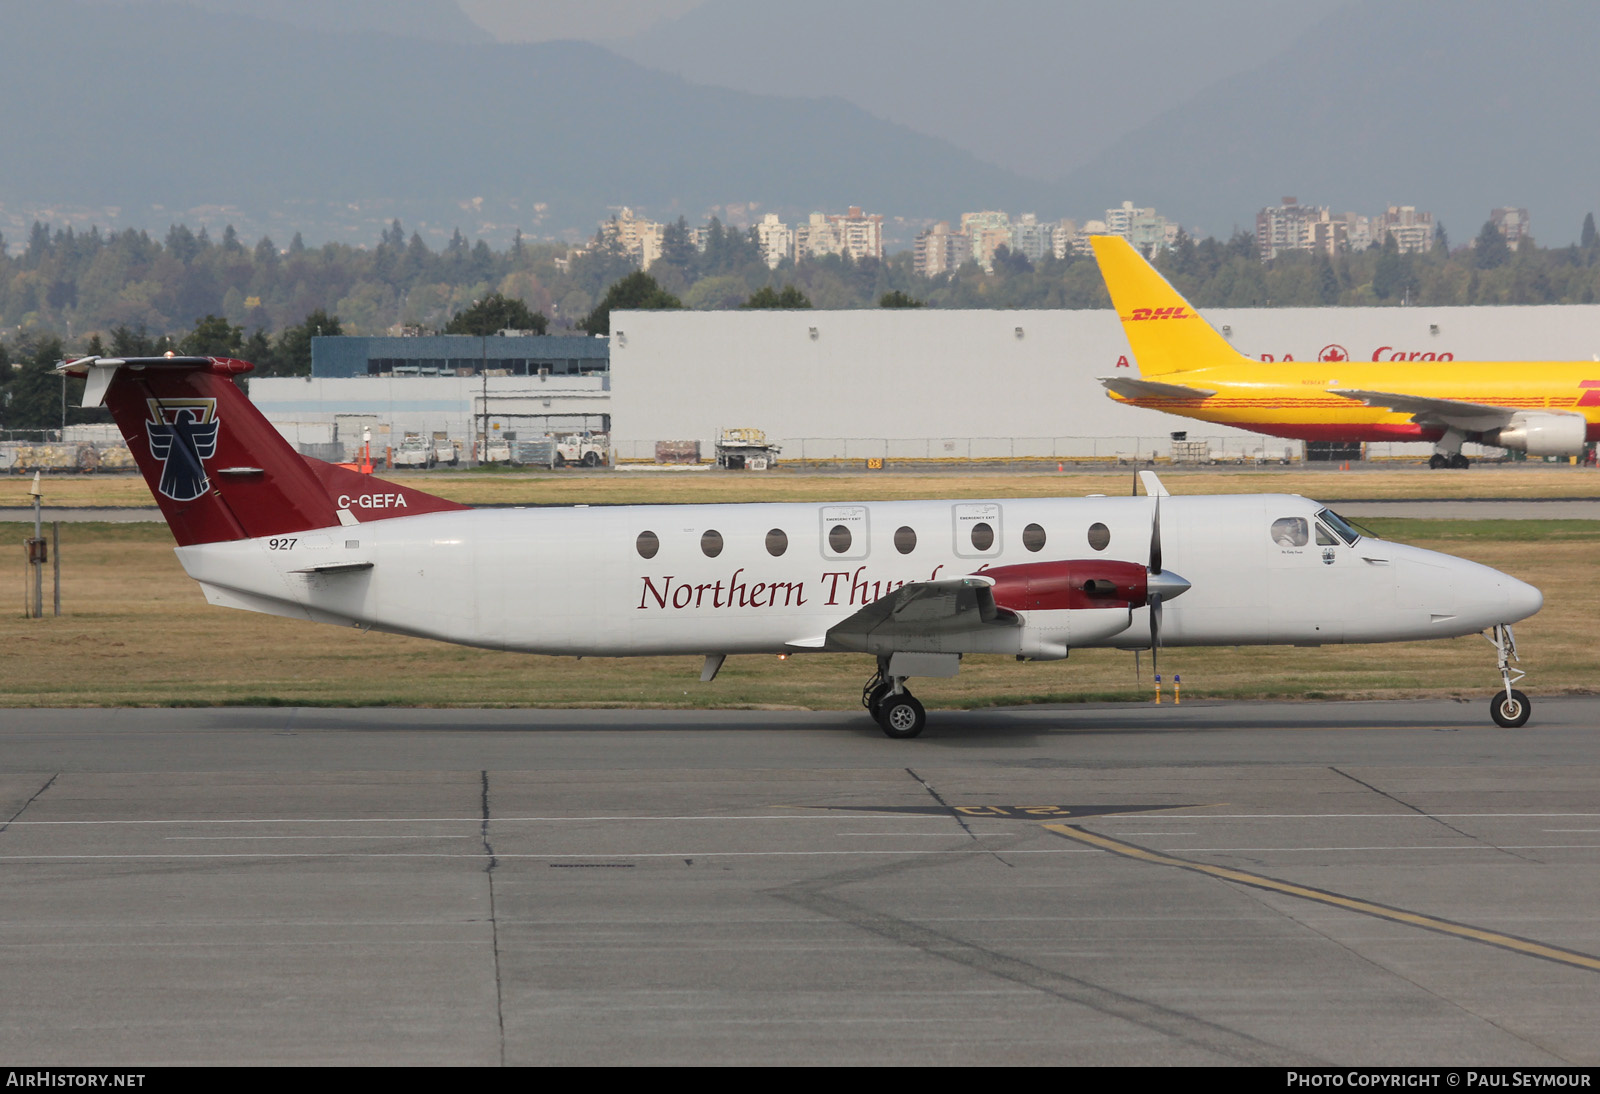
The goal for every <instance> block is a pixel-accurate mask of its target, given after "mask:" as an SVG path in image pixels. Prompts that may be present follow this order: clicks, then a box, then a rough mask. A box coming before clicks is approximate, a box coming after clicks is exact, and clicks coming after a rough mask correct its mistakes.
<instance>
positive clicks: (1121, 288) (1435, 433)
mask: <svg viewBox="0 0 1600 1094" xmlns="http://www.w3.org/2000/svg"><path fill="white" fill-rule="evenodd" d="M1091 242H1092V244H1093V246H1094V255H1095V259H1096V260H1097V261H1098V262H1099V263H1100V273H1101V275H1102V276H1103V277H1104V278H1105V281H1106V289H1107V290H1108V291H1109V292H1110V293H1111V303H1112V304H1113V305H1114V306H1115V307H1116V309H1117V315H1118V316H1119V317H1120V318H1121V320H1122V329H1123V331H1124V333H1126V334H1127V336H1128V343H1129V345H1130V346H1131V348H1132V350H1133V357H1134V360H1135V361H1136V362H1137V363H1138V366H1139V378H1137V379H1136V378H1134V377H1132V376H1104V377H1101V378H1100V382H1101V383H1102V384H1104V385H1105V386H1106V388H1107V389H1108V391H1109V393H1110V396H1111V398H1113V399H1115V400H1117V401H1118V402H1124V403H1128V404H1130V405H1132V406H1143V407H1149V408H1151V409H1154V410H1164V411H1166V412H1167V413H1169V414H1179V415H1182V416H1183V417H1186V418H1198V419H1200V420H1201V421H1206V422H1215V423H1217V424H1219V425H1231V426H1237V427H1239V428H1241V429H1252V430H1255V431H1256V432H1258V433H1267V434H1270V435H1272V436H1275V437H1291V438H1294V439H1296V440H1303V441H1333V442H1344V443H1355V442H1361V441H1432V442H1433V455H1432V456H1431V457H1430V458H1429V460H1428V466H1429V467H1432V468H1435V469H1437V468H1441V467H1458V468H1459V467H1466V466H1467V465H1468V460H1467V457H1466V456H1464V455H1463V454H1462V452H1461V445H1462V443H1463V442H1464V441H1476V442H1479V443H1481V444H1487V445H1495V446H1498V447H1500V448H1507V449H1511V450H1512V451H1516V452H1526V453H1527V454H1528V455H1530V456H1579V455H1582V454H1583V452H1584V446H1585V445H1586V444H1587V443H1588V442H1589V441H1594V440H1600V364H1596V363H1595V362H1594V361H1454V360H1450V361H1408V362H1407V363H1406V365H1405V366H1404V369H1403V371H1402V370H1400V369H1398V368H1397V367H1396V366H1395V365H1393V364H1390V363H1373V362H1362V361H1349V360H1343V361H1305V362H1265V361H1256V360H1252V359H1251V358H1249V357H1246V356H1244V355H1243V354H1242V353H1239V352H1238V351H1237V350H1235V349H1234V348H1233V347H1232V346H1231V345H1229V344H1228V342H1227V340H1226V339H1224V338H1223V337H1222V335H1220V334H1218V333H1217V332H1216V330H1215V329H1213V328H1212V327H1211V326H1210V324H1208V323H1207V322H1206V321H1205V320H1204V319H1202V318H1201V317H1200V315H1199V314H1198V313H1197V312H1196V311H1195V310H1194V308H1193V306H1192V305H1190V303H1189V302H1188V301H1187V300H1185V299H1184V298H1183V297H1182V296H1181V295H1179V293H1178V291H1177V290H1176V289H1174V288H1173V287H1172V286H1171V284H1169V283H1168V282H1167V280H1166V278H1164V277H1162V276H1161V275H1160V274H1159V273H1157V272H1156V270H1155V268H1154V267H1152V266H1151V265H1150V264H1149V263H1148V262H1146V261H1145V260H1144V259H1143V258H1142V257H1141V256H1140V255H1139V252H1137V251H1136V250H1134V249H1133V247H1132V246H1131V245H1130V244H1129V243H1128V241H1127V240H1125V239H1123V238H1121V237H1120V236H1095V237H1094V238H1093V239H1092V240H1091Z"/></svg>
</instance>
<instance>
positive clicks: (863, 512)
mask: <svg viewBox="0 0 1600 1094" xmlns="http://www.w3.org/2000/svg"><path fill="white" fill-rule="evenodd" d="M817 515H818V516H819V517H820V518H821V522H820V523H821V527H820V528H819V532H820V533H821V541H822V542H821V547H822V557H823V558H826V559H846V558H848V559H857V558H866V557H867V555H868V553H869V551H870V548H871V546H872V537H871V535H870V534H869V533H870V529H869V525H868V511H867V507H866V506H865V505H824V506H822V508H821V511H820V512H819V513H818V514H817Z"/></svg>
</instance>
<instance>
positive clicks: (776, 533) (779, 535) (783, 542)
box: [767, 528, 789, 558]
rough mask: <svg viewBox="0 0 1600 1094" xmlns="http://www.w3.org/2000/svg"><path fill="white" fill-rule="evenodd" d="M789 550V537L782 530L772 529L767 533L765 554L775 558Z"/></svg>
mask: <svg viewBox="0 0 1600 1094" xmlns="http://www.w3.org/2000/svg"><path fill="white" fill-rule="evenodd" d="M788 549H789V537H788V536H787V535H785V534H784V531H783V529H782V528H774V529H773V530H772V531H770V532H768V533H767V554H769V555H771V556H772V557H773V558H777V557H778V556H779V555H781V554H783V552H785V551H787V550H788Z"/></svg>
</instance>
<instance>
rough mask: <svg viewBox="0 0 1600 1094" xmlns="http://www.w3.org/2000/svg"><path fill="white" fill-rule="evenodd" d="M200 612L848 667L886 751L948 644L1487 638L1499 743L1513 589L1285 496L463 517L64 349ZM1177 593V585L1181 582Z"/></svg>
mask: <svg viewBox="0 0 1600 1094" xmlns="http://www.w3.org/2000/svg"><path fill="white" fill-rule="evenodd" d="M60 368H61V370H62V371H63V372H66V373H71V374H77V375H81V376H84V377H85V378H86V381H87V382H86V385H85V391H84V403H85V405H88V406H95V405H99V404H100V403H101V402H102V401H104V402H105V403H106V404H107V405H108V406H109V407H110V409H111V413H112V415H113V417H114V418H115V419H116V422H117V425H118V426H119V427H120V428H121V430H122V433H123V435H124V436H125V437H126V438H127V442H128V447H129V449H130V450H131V451H132V452H133V455H134V458H135V459H136V460H137V462H138V465H139V469H140V471H141V472H142V473H143V474H144V477H145V481H146V482H148V483H149V485H150V489H151V492H152V493H153V494H155V497H156V501H157V502H158V503H159V505H160V506H161V511H162V513H163V515H164V516H165V517H166V520H167V524H168V526H169V527H170V528H171V529H172V533H173V535H174V537H175V538H176V539H177V541H178V548H177V553H178V559H179V561H180V562H181V563H182V564H183V568H184V569H185V570H186V571H187V572H188V574H189V576H190V577H192V578H194V579H195V580H196V581H198V582H199V583H200V587H201V588H202V589H203V590H204V591H205V595H206V598H207V599H208V600H209V601H210V602H211V603H213V604H217V605H221V606H224V607H230V608H243V609H246V610H249V611H257V612H266V613H269V614H272V615H281V616H288V617H290V618H296V619H306V620H311V621H314V622H319V623H333V624H337V625H340V626H348V627H355V628H357V629H359V630H362V631H366V630H378V631H388V632H392V633H395V634H409V635H417V636H420V637H424V638H434V639H440V640H443V641H446V642H457V643H461V644H463V645H468V646H481V647H485V648H489V649H503V650H519V651H524V652H528V653H546V654H565V655H578V656H616V657H620V656H629V655H638V654H695V655H703V656H704V657H705V667H704V670H703V671H702V673H701V679H703V680H706V681H709V680H711V679H713V678H714V677H715V676H716V674H717V670H718V669H719V668H720V667H721V665H722V662H723V659H724V658H725V657H726V656H727V655H728V654H734V653H765V654H794V653H806V652H812V651H823V650H829V651H855V652H860V653H865V654H869V655H871V656H873V657H874V658H876V660H877V672H876V673H875V674H874V675H873V676H872V678H871V679H870V680H868V682H867V684H866V686H865V688H864V689H863V695H862V701H863V703H864V705H865V706H866V707H867V709H868V710H869V711H871V713H872V714H873V716H874V717H875V718H876V719H877V721H878V723H879V724H880V725H881V726H882V728H883V731H884V732H885V733H886V734H888V735H889V736H890V737H915V736H916V735H917V734H918V733H920V732H921V731H922V728H923V724H924V721H925V714H924V711H923V707H922V704H921V703H919V702H918V701H917V700H916V699H915V698H914V697H913V696H912V694H911V692H910V691H908V690H907V689H906V686H905V684H906V680H907V679H908V678H909V677H913V676H929V677H941V676H953V675H955V673H956V670H957V668H958V667H959V664H960V660H961V657H962V656H963V655H964V654H969V653H991V654H1006V655H1010V656H1014V657H1016V658H1017V659H1018V660H1025V661H1050V660H1059V659H1061V658H1065V657H1066V656H1067V655H1068V654H1069V653H1070V652H1071V651H1072V650H1074V649H1078V648H1083V647H1094V646H1101V647H1105V646H1110V647H1117V648H1121V649H1151V650H1152V651H1154V650H1156V649H1158V648H1159V647H1160V646H1162V645H1182V646H1207V645H1242V644H1292V645H1308V646H1310V645H1320V644H1322V643H1339V642H1388V641H1399V640H1409V639H1422V638H1447V637H1454V636H1457V635H1464V634H1471V633H1473V632H1475V631H1485V632H1488V635H1489V637H1490V641H1491V642H1492V643H1493V644H1494V646H1495V649H1496V651H1497V654H1498V664H1499V669H1500V678H1501V683H1502V687H1501V688H1500V690H1499V691H1497V692H1496V693H1495V695H1494V698H1493V699H1492V701H1491V713H1492V715H1493V717H1494V719H1495V720H1496V721H1497V722H1499V723H1500V724H1502V725H1521V724H1523V723H1524V722H1525V721H1526V720H1527V717H1528V711H1529V702H1528V699H1527V697H1526V696H1525V695H1524V694H1523V693H1522V692H1520V691H1517V690H1514V689H1513V688H1512V686H1511V685H1512V684H1513V683H1514V682H1515V681H1516V680H1517V679H1520V677H1521V676H1522V673H1521V671H1520V670H1519V669H1515V668H1513V667H1511V661H1513V660H1515V658H1516V648H1515V642H1514V639H1513V637H1512V634H1511V628H1510V626H1509V624H1512V623H1515V622H1517V621H1518V620H1521V619H1524V618H1526V617H1527V616H1530V615H1532V614H1533V613H1534V612H1536V611H1538V610H1539V608H1540V606H1541V604H1542V603H1543V598H1542V596H1541V595H1540V593H1539V590H1538V589H1535V588H1533V587H1532V586H1531V585H1526V584H1524V583H1523V582H1521V581H1518V580H1516V579H1515V578H1513V577H1509V576H1507V575H1506V574H1503V573H1499V572H1498V571H1495V570H1491V569H1489V568H1488V567H1486V566H1480V565H1478V564H1477V563H1473V562H1468V561H1466V560H1464V559H1459V558H1453V557H1451V556H1449V555H1442V554H1436V553H1434V552H1432V551H1424V550H1420V549H1418V548H1415V547H1408V546H1404V545H1402V544H1397V543H1387V542H1384V541H1382V540H1377V539H1372V538H1370V537H1367V536H1363V535H1361V534H1360V533H1359V532H1358V531H1357V530H1356V529H1354V528H1352V527H1351V526H1350V525H1349V524H1347V523H1346V522H1345V521H1343V520H1341V519H1340V518H1339V517H1338V516H1336V515H1335V514H1334V513H1333V512H1332V511H1330V510H1328V509H1326V508H1324V507H1323V506H1321V505H1319V504H1317V503H1316V502H1314V501H1309V500H1307V499H1305V498H1302V497H1298V496H1293V495H1281V494H1266V495H1253V496H1251V495H1246V496H1231V497H1180V498H1174V497H1169V496H1167V494H1166V491H1165V490H1163V489H1162V488H1161V484H1160V481H1159V480H1157V479H1156V477H1155V475H1154V474H1152V473H1150V472H1145V476H1146V479H1145V488H1146V491H1147V495H1148V496H1146V497H1117V498H1110V497H1089V498H1031V499H1018V500H1002V501H900V502H840V503H836V504H826V505H810V504H766V505H628V506H596V507H593V508H591V507H588V506H582V505H579V506H561V507H556V506H551V507H540V508H528V509H469V508H468V507H466V506H463V505H459V504H457V503H455V502H452V501H448V500H446V499H444V498H440V497H436V496H434V495H431V494H427V493H424V492H423V491H421V490H416V489H413V488H411V487H409V486H405V485H401V484H397V483H390V482H385V481H383V480H382V479H377V478H373V477H371V476H369V475H361V474H357V473H356V472H354V471H351V470H348V469H346V468H343V467H340V466H338V465H336V464H329V463H324V462H322V461H320V460H314V459H310V458H308V457H303V456H301V455H300V454H299V453H297V452H295V451H294V449H293V448H291V447H290V446H289V444H288V442H287V441H285V440H284V438H283V437H282V435H280V434H279V433H278V431H277V430H276V429H275V428H273V426H272V424H271V423H270V422H268V421H267V420H266V418H264V417H263V416H262V415H261V413H260V412H259V411H258V410H256V408H255V407H254V406H253V405H252V404H251V403H250V401H249V399H247V398H246V397H245V394H244V392H243V391H241V390H240V389H239V387H238V386H237V385H236V384H235V383H234V377H235V376H238V375H240V374H242V373H244V372H247V371H249V369H250V368H251V366H250V365H249V364H247V363H245V362H243V361H237V360H232V359H228V358H210V357H176V356H174V357H151V358H127V359H117V358H84V359H82V360H78V361H73V362H70V363H63V364H62V365H61V366H60ZM1180 575H1182V576H1180Z"/></svg>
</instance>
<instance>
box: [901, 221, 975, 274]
mask: <svg viewBox="0 0 1600 1094" xmlns="http://www.w3.org/2000/svg"><path fill="white" fill-rule="evenodd" d="M971 258H972V240H971V239H970V238H969V237H968V236H967V234H966V233H965V232H952V231H951V230H950V222H949V221H948V220H941V221H940V222H939V223H937V224H935V225H934V226H933V227H932V228H929V229H927V230H926V231H924V232H922V233H921V234H919V235H918V236H917V247H916V255H915V260H914V268H915V270H916V272H917V276H919V277H939V276H942V275H944V274H952V273H955V272H956V271H957V270H959V269H960V268H961V264H962V263H963V262H968V261H970V260H971Z"/></svg>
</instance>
